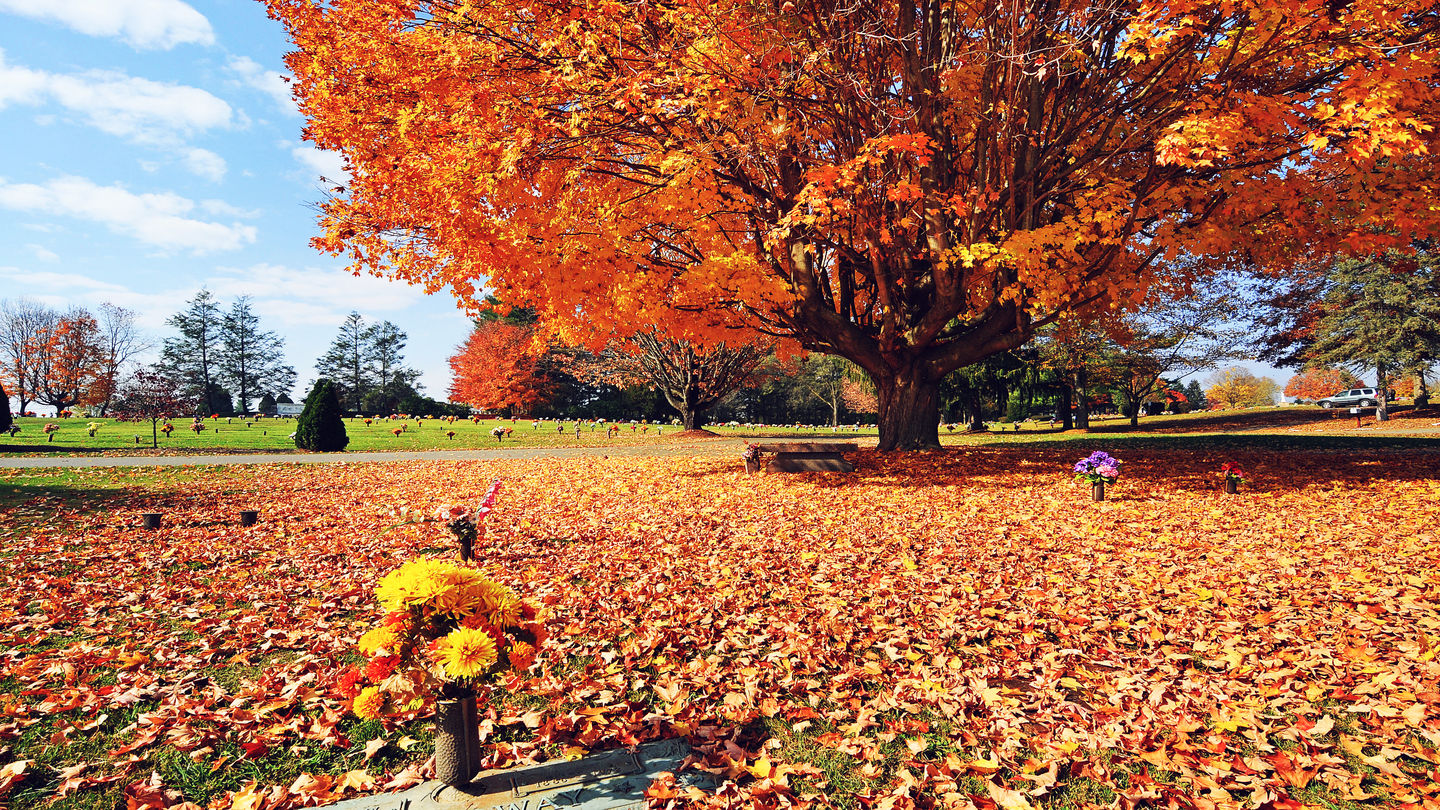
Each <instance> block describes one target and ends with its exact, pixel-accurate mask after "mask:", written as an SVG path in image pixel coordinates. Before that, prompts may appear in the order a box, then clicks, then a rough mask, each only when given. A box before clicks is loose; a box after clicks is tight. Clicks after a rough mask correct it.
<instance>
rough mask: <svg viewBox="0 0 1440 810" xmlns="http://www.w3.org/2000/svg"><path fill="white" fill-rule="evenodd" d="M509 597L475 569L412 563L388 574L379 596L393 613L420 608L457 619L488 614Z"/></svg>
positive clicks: (414, 561)
mask: <svg viewBox="0 0 1440 810" xmlns="http://www.w3.org/2000/svg"><path fill="white" fill-rule="evenodd" d="M504 593H509V591H507V590H506V589H505V588H504V586H501V585H498V584H496V583H494V582H491V581H490V580H488V579H486V578H485V577H484V576H483V575H482V574H481V573H480V572H479V571H476V570H474V569H473V568H461V567H460V566H458V565H453V564H451V563H445V562H440V561H438V560H423V559H422V560H411V561H410V562H408V563H405V564H404V565H402V566H400V567H399V568H397V569H395V570H394V571H391V572H390V573H388V574H386V575H385V577H384V578H383V579H381V580H380V584H379V585H378V586H376V588H375V596H376V598H378V599H379V600H380V604H381V605H383V606H384V607H385V609H386V610H389V611H404V610H408V609H410V608H412V607H420V608H422V609H425V610H429V611H433V612H435V613H444V614H449V615H451V616H454V617H455V618H464V617H466V616H469V615H470V614H472V613H477V612H481V611H484V610H487V609H488V608H489V607H490V606H491V605H492V604H494V603H495V602H496V601H498V599H499V594H504Z"/></svg>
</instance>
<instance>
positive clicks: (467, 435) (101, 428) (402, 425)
mask: <svg viewBox="0 0 1440 810" xmlns="http://www.w3.org/2000/svg"><path fill="white" fill-rule="evenodd" d="M15 423H16V425H18V426H19V428H20V432H19V433H18V434H16V435H15V436H14V437H6V436H4V435H3V434H0V445H3V446H5V447H6V449H7V450H8V451H9V452H20V453H26V452H34V453H93V452H100V451H107V450H108V451H126V450H149V449H150V447H151V426H150V423H149V422H143V423H141V422H119V421H116V420H114V419H88V418H84V417H75V418H71V419H55V418H44V417H26V418H22V419H17V420H15ZM47 424H53V425H56V426H58V429H57V430H55V431H54V432H53V434H49V435H47V434H46V433H45V432H44V428H45V425H47ZM91 424H94V425H96V430H95V435H94V436H91V435H89V426H90V425H91ZM171 424H173V425H174V426H175V430H174V431H173V432H172V433H171V434H170V435H169V436H168V437H167V436H165V435H164V434H163V433H162V434H160V436H159V446H160V448H161V449H162V450H169V451H177V452H183V453H205V452H236V451H242V452H293V451H294V450H295V442H294V440H293V439H291V438H290V434H291V433H293V432H294V431H295V420H294V419H277V418H272V417H267V418H265V419H259V420H247V419H246V418H244V417H239V416H236V417H229V418H223V417H222V418H219V419H206V420H205V422H204V424H205V430H203V431H201V432H200V433H198V434H197V433H195V432H193V431H191V430H190V429H189V427H190V420H188V419H186V420H176V421H174V422H172V423H171ZM560 424H562V425H563V426H564V430H563V431H557V430H556V423H555V422H554V421H542V422H540V426H539V427H538V428H536V427H534V426H533V423H532V422H531V421H530V420H517V421H515V422H512V421H510V420H509V419H482V420H480V421H479V422H478V423H476V422H471V421H470V420H468V419H456V420H455V422H454V423H450V422H446V421H445V420H442V419H421V420H416V419H408V420H394V421H391V420H385V419H376V420H373V421H372V422H371V423H370V424H368V425H367V424H365V420H363V419H358V418H355V419H346V420H345V432H346V434H347V435H348V436H349V437H350V445H349V446H348V447H347V448H346V449H347V450H351V451H362V450H381V451H383V450H472V449H476V448H487V449H488V448H495V447H514V446H519V447H577V446H599V445H616V444H645V443H656V442H660V441H664V440H665V439H667V438H669V437H673V436H674V435H675V434H676V433H678V432H679V431H680V429H679V428H677V427H673V426H671V425H661V426H656V425H640V426H638V427H637V428H636V429H634V430H632V429H631V426H630V424H629V423H626V424H624V425H622V426H621V430H620V434H619V435H618V436H612V437H609V438H607V437H606V434H605V426H604V425H593V426H592V425H589V424H582V426H581V430H580V437H579V438H578V439H577V438H576V436H575V423H574V422H573V421H572V422H563V423H560ZM496 426H504V427H508V428H510V429H511V430H513V431H514V432H513V433H511V434H510V435H509V436H507V437H506V438H505V439H504V440H503V441H497V440H496V439H495V437H494V436H492V435H491V434H490V431H491V430H492V429H494V428H495V427H496ZM642 428H643V429H642ZM396 430H401V433H400V434H399V435H398V436H397V435H395V433H394V431H396ZM452 431H453V433H454V435H453V436H451V435H449V434H450V433H451V432H452Z"/></svg>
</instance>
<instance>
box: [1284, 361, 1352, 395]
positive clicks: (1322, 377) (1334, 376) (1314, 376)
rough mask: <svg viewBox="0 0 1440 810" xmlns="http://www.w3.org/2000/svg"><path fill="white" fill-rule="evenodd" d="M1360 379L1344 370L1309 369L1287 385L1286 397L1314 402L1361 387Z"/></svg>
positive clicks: (1293, 378)
mask: <svg viewBox="0 0 1440 810" xmlns="http://www.w3.org/2000/svg"><path fill="white" fill-rule="evenodd" d="M1360 384H1361V383H1360V378H1359V377H1356V376H1355V375H1354V374H1351V373H1350V372H1348V371H1345V370H1344V369H1338V368H1308V369H1305V370H1304V371H1301V372H1300V373H1299V374H1296V375H1295V376H1294V377H1291V378H1290V379H1289V380H1288V381H1287V382H1286V383H1285V392H1284V393H1285V396H1287V397H1295V398H1296V399H1300V400H1307V401H1310V402H1314V401H1315V400H1318V399H1324V398H1325V397H1328V396H1331V395H1332V394H1334V393H1335V392H1336V391H1344V390H1345V389H1347V388H1354V387H1355V386H1357V385H1360Z"/></svg>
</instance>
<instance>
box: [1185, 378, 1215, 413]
mask: <svg viewBox="0 0 1440 810" xmlns="http://www.w3.org/2000/svg"><path fill="white" fill-rule="evenodd" d="M1185 399H1187V400H1189V401H1190V410H1192V411H1203V410H1205V409H1207V408H1209V407H1210V401H1209V400H1207V399H1206V398H1205V389H1203V388H1201V387H1200V381H1199V380H1191V381H1190V384H1189V385H1187V386H1185Z"/></svg>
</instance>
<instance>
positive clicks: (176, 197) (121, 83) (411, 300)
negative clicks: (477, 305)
mask: <svg viewBox="0 0 1440 810" xmlns="http://www.w3.org/2000/svg"><path fill="white" fill-rule="evenodd" d="M286 49H287V43H286V40H285V37H284V33H283V30H282V29H281V27H280V26H279V24H277V23H275V22H273V21H271V20H269V19H268V18H266V16H265V12H264V8H263V7H262V6H261V4H260V3H258V2H256V0H0V298H12V299H13V298H18V297H29V298H33V299H37V300H40V301H43V302H45V303H47V304H49V305H50V306H52V307H55V308H57V309H63V308H67V307H69V306H71V305H80V306H86V307H89V308H91V309H92V310H93V309H94V308H95V307H96V306H97V305H99V304H100V303H102V302H105V301H109V302H111V303H114V304H116V305H119V306H123V307H128V308H130V309H132V310H134V311H136V312H137V313H138V315H139V319H140V322H141V324H142V326H144V327H145V329H146V330H147V331H148V332H149V333H150V335H151V337H152V338H154V339H155V340H156V341H157V343H158V340H159V339H160V338H162V337H163V336H164V335H166V334H168V333H169V330H168V329H167V327H166V326H165V320H166V319H167V318H168V317H170V316H171V315H172V314H174V313H175V312H176V311H178V310H179V309H180V308H181V307H182V306H183V305H184V303H185V302H186V301H188V300H189V299H190V298H191V297H192V296H193V295H194V294H195V292H196V291H197V290H199V289H200V288H201V287H202V286H203V287H208V288H209V289H210V290H211V292H213V293H215V295H216V296H217V297H218V298H220V299H221V301H222V302H224V303H225V304H226V305H227V306H228V304H229V302H230V301H232V300H234V298H235V297H236V296H239V295H249V296H251V297H252V298H253V299H254V308H255V310H256V312H258V313H259V314H260V316H261V321H262V324H263V326H264V327H265V328H267V329H273V330H275V331H277V332H279V333H280V334H282V335H283V336H284V337H285V338H286V352H287V355H288V362H290V364H291V365H293V366H295V369H296V371H297V372H298V373H299V376H300V385H299V386H297V388H299V389H300V390H298V391H296V392H292V393H294V394H303V393H304V390H305V389H306V387H307V383H308V382H310V381H311V380H313V378H314V368H313V363H314V361H315V358H316V357H318V356H319V355H320V354H321V353H322V352H323V351H324V350H325V348H326V347H327V346H328V345H329V343H330V341H331V340H332V339H333V338H334V337H335V334H336V330H337V328H338V326H339V324H340V322H341V320H342V319H344V317H345V316H346V315H347V314H348V313H349V312H350V311H351V310H356V311H358V312H360V314H361V315H363V316H365V318H366V320H367V321H372V322H373V321H378V320H390V321H393V322H394V323H396V324H397V325H398V326H399V327H400V328H401V329H403V330H405V331H406V332H407V333H409V336H410V341H409V346H408V348H407V350H406V357H407V360H408V362H409V364H410V365H411V366H413V367H415V368H418V369H420V370H421V371H422V372H423V377H422V378H421V381H422V383H423V384H424V387H425V391H426V392H427V393H428V394H430V395H432V396H437V397H439V398H441V399H444V398H445V391H446V388H447V387H448V386H449V382H450V375H449V369H448V366H447V364H446V359H447V358H448V357H449V356H450V354H451V353H452V352H453V350H454V348H455V347H456V346H457V345H459V343H460V342H461V341H462V340H464V338H465V335H466V333H467V332H468V330H469V320H468V319H467V318H466V317H465V316H464V314H463V313H462V312H460V311H459V309H458V308H457V307H456V305H455V303H454V301H453V299H451V298H450V297H449V296H448V295H436V296H429V297H427V296H426V295H425V294H424V293H423V292H422V291H421V290H419V289H415V288H412V287H409V286H408V285H405V284H400V283H396V282H389V281H385V280H383V279H378V278H372V277H364V278H355V277H353V276H351V275H350V274H349V273H348V272H346V271H345V269H344V262H343V261H341V260H339V259H335V258H331V257H328V256H324V255H321V254H319V253H316V252H315V251H314V250H312V249H311V248H310V247H309V245H308V244H307V240H308V239H309V238H310V236H311V235H313V234H314V233H315V230H316V229H315V225H314V220H315V215H314V212H313V210H312V209H311V207H310V206H311V205H312V204H313V203H314V202H315V201H317V200H319V199H321V198H322V191H321V184H320V182H319V179H318V178H319V177H320V176H321V175H325V176H330V177H335V176H339V175H340V172H341V170H340V165H339V161H338V160H337V159H336V158H335V157H334V156H333V155H329V154H325V153H322V152H319V151H317V150H315V149H313V148H312V147H310V146H309V145H307V144H304V143H302V142H301V140H300V130H301V125H302V120H301V118H300V116H299V114H298V113H296V111H295V108H294V105H293V103H292V102H291V101H290V98H289V88H288V86H287V85H286V84H285V82H284V81H283V80H282V79H281V72H282V71H283V70H284V65H283V63H282V62H281V57H282V56H283V55H284V53H285V51H286Z"/></svg>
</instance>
